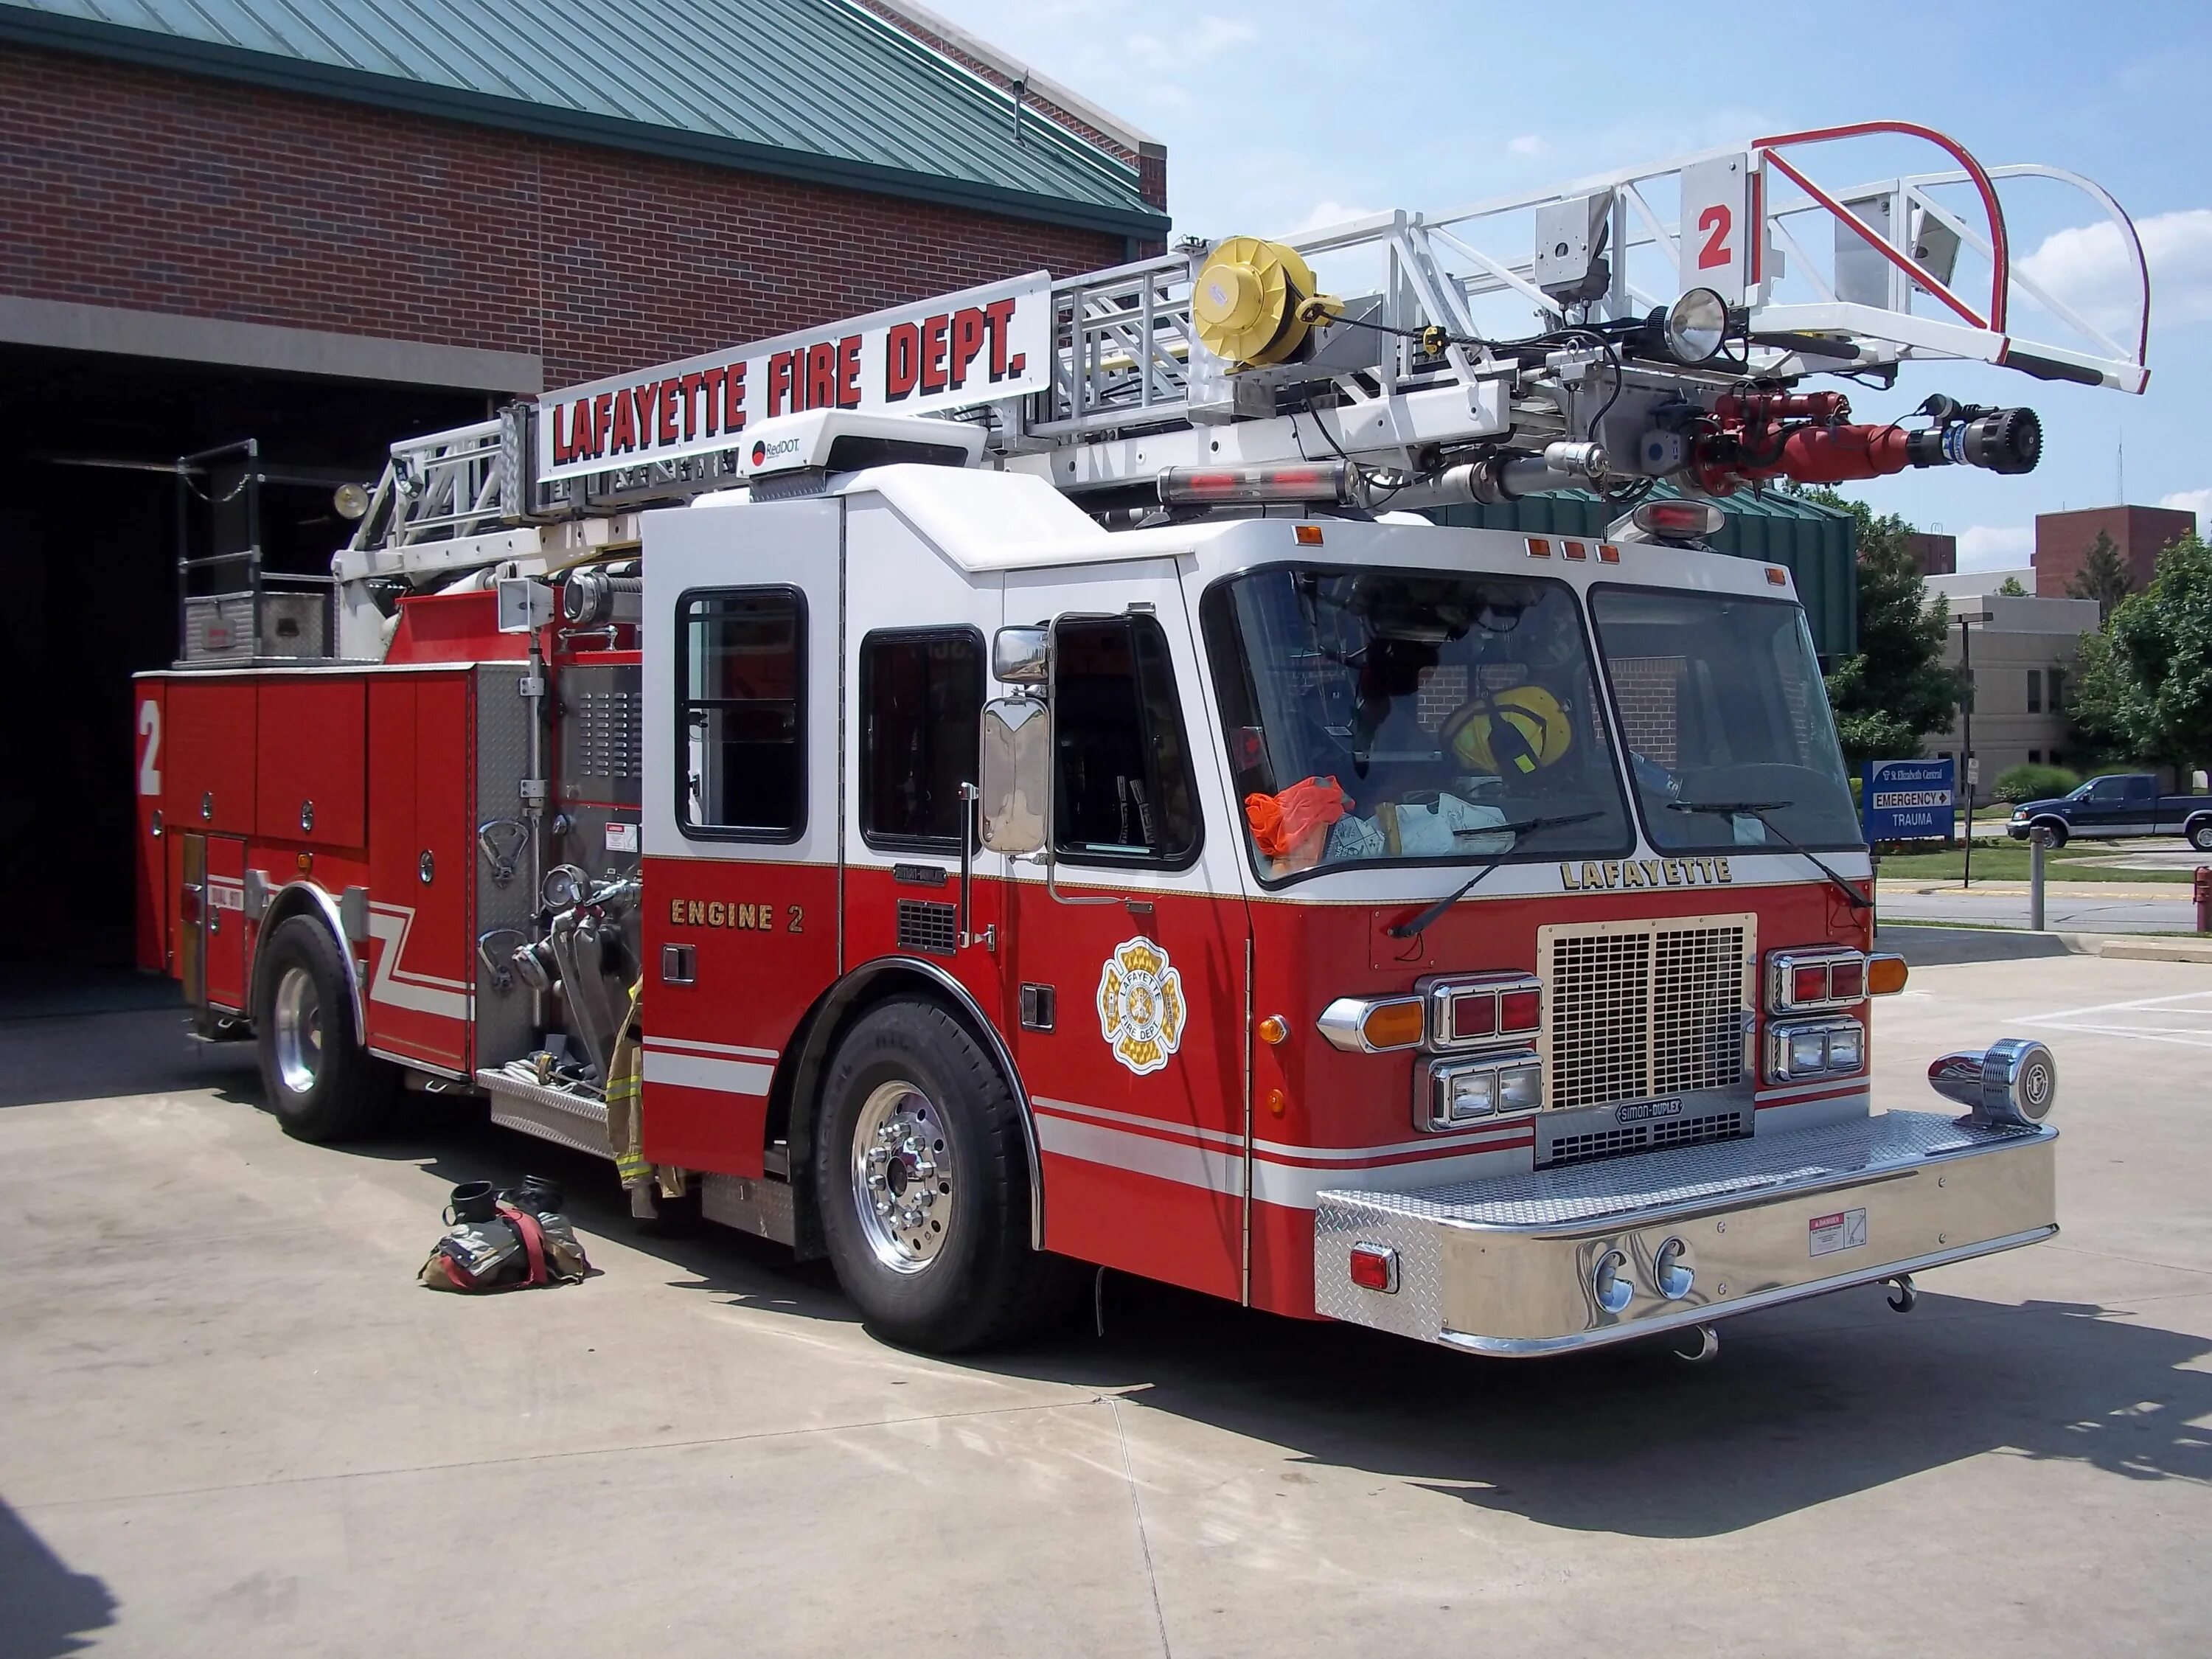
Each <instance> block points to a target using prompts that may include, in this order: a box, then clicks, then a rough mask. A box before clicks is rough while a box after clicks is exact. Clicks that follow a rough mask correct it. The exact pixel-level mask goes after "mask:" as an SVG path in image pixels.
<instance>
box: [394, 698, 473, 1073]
mask: <svg viewBox="0 0 2212 1659" xmlns="http://www.w3.org/2000/svg"><path fill="white" fill-rule="evenodd" d="M468 687H469V682H468V679H467V678H466V677H465V675H463V674H459V673H456V674H453V675H450V676H449V675H436V676H431V675H412V674H410V675H406V676H396V675H395V676H392V677H389V678H384V677H380V678H378V679H376V680H375V681H374V683H373V684H371V686H370V688H369V699H368V718H369V742H368V776H369V812H368V817H369V822H368V842H369V846H368V869H369V890H368V927H369V945H368V949H369V956H370V962H369V982H368V1024H369V1037H370V1046H371V1047H372V1048H375V1049H376V1050H377V1051H378V1052H380V1053H382V1054H389V1055H391V1056H392V1057H394V1058H397V1059H401V1060H419V1061H422V1062H424V1063H426V1064H428V1065H430V1066H435V1067H437V1068H439V1069H441V1070H443V1071H449V1072H463V1071H465V1070H466V1069H467V1061H468V1044H469V1017H470V1012H471V1006H472V1001H473V998H472V992H473V989H474V987H473V984H472V975H471V974H470V972H469V965H468V963H469V951H470V944H469V938H468V915H469V884H470V881H471V873H472V872H471V867H470V866H471V862H472V859H471V844H470V843H471V839H472V838H471V834H470V826H469V818H468V805H469V793H470V782H471V779H470V772H469V765H468V754H469V704H470V698H469V694H468Z"/></svg>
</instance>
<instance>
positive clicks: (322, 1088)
mask: <svg viewBox="0 0 2212 1659" xmlns="http://www.w3.org/2000/svg"><path fill="white" fill-rule="evenodd" d="M258 977H259V981H260V983H259V987H258V995H257V999H256V1002H255V1006H254V1010H253V1027H254V1034H255V1040H256V1044H257V1046H258V1048H259V1049H260V1052H261V1082H262V1086H263V1088H264V1090H265V1091H267V1096H268V1100H269V1109H270V1111H272V1112H274V1113H275V1114H276V1121H277V1122H279V1123H280V1124H282V1125H283V1127H284V1133H286V1134H289V1135H292V1136H294V1137H295V1138H296V1139H301V1140H309V1141H314V1142H316V1143H318V1144H320V1143H323V1142H326V1141H334V1140H349V1139H354V1138H355V1137H356V1136H359V1135H364V1134H367V1133H369V1132H370V1131H371V1130H373V1129H374V1128H375V1127H377V1126H378V1125H379V1124H380V1123H381V1122H382V1121H383V1120H384V1118H385V1115H386V1113H387V1112H388V1111H389V1110H390V1109H391V1106H392V1100H393V1098H394V1097H395V1096H396V1095H397V1093H398V1072H397V1071H396V1070H395V1069H394V1068H393V1067H392V1066H390V1065H388V1064H386V1062H385V1061H383V1060H378V1059H376V1058H375V1057H374V1056H373V1055H371V1054H368V1053H367V1052H366V1051H365V1050H364V1049H363V1048H362V1046H361V1045H360V1043H358V1042H356V1041H355V1040H354V1034H353V994H352V992H351V991H350V990H349V989H348V988H347V986H346V975H345V966H344V962H343V958H342V957H340V956H339V954H338V944H337V940H336V939H332V938H331V932H330V929H329V928H327V927H325V926H323V924H322V923H321V922H320V921H318V920H317V919H315V918H314V917H313V916H294V917H293V918H292V919H291V920H290V921H287V922H285V923H283V925H282V926H281V927H278V928H277V929H276V932H275V933H272V934H270V937H269V939H268V940H267V942H266V943H265V944H264V945H262V947H261V962H260V970H259V975H258Z"/></svg>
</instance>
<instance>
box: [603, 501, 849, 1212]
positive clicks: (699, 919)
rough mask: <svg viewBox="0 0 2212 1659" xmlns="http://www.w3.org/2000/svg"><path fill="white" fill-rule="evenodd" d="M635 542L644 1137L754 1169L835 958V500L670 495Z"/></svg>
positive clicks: (687, 1155)
mask: <svg viewBox="0 0 2212 1659" xmlns="http://www.w3.org/2000/svg"><path fill="white" fill-rule="evenodd" d="M645 540H646V552H645V557H644V561H643V563H644V568H645V732H644V746H645V766H644V790H645V799H644V810H643V815H642V816H643V825H644V839H643V843H642V847H641V851H642V854H643V872H644V889H645V901H644V902H645V913H644V945H645V975H644V990H643V1007H642V1011H641V1013H642V1025H643V1029H644V1031H645V1033H646V1036H645V1062H644V1093H643V1113H642V1115H643V1122H644V1152H645V1155H646V1157H647V1158H648V1159H650V1160H651V1161H653V1162H654V1163H656V1164H675V1165H678V1166H681V1167H683V1168H685V1169H690V1170H703V1171H711V1172H714V1173H719V1174H724V1175H740V1176H757V1175H760V1174H762V1173H763V1151H764V1149H765V1138H766V1127H767V1118H768V1097H769V1084H770V1082H771V1080H772V1079H773V1078H774V1076H775V1063H776V1061H777V1060H779V1059H780V1058H781V1056H782V1054H783V1052H784V1050H785V1049H786V1048H787V1047H788V1046H789V1045H790V1042H791V1039H792V1036H793V1031H794V1030H795V1029H796V1028H797V1026H798V1024H799V1018H800V1017H801V1016H802V1015H803V1014H804V1013H805V1011H806V1009H807V1008H808V1006H810V1005H811V1003H812V1002H813V1000H814V999H815V998H816V997H817V996H818V995H819V994H821V993H822V991H823V989H824V988H826V987H828V986H829V984H830V983H831V982H832V981H834V980H835V979H836V975H837V974H838V972H839V969H840V965H841V960H842V951H841V933H840V917H839V910H838V899H839V868H840V864H841V857H842V847H841V841H842V836H841V827H840V823H839V817H838V766H839V747H840V744H839V732H840V729H841V726H842V707H841V704H840V700H839V689H838V665H837V653H838V639H839V629H840V621H841V618H840V597H841V594H842V586H843V574H842V573H843V568H844V538H843V509H842V503H840V502H839V501H836V500H816V501H776V502H759V503H746V504H743V505H733V506H728V507H687V508H680V509H671V510H670V511H667V512H664V513H653V514H651V515H649V517H648V518H647V527H646V532H645Z"/></svg>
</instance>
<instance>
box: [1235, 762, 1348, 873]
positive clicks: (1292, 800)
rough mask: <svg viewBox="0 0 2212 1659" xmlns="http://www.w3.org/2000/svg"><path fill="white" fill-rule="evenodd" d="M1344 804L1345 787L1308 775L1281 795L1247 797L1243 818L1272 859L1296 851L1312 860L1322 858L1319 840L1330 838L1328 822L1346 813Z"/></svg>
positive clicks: (1256, 840)
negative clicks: (1310, 843) (1308, 776)
mask: <svg viewBox="0 0 2212 1659" xmlns="http://www.w3.org/2000/svg"><path fill="white" fill-rule="evenodd" d="M1345 806H1346V801H1345V799H1344V789H1343V787H1342V786H1341V785H1340V784H1339V783H1338V782H1337V781H1336V780H1335V779H1334V778H1308V779H1306V780H1305V781H1304V782H1303V783H1294V784H1292V785H1291V787H1289V788H1287V789H1285V790H1284V791H1283V792H1282V793H1280V794H1275V795H1247V796H1245V797H1244V820H1245V822H1246V823H1249V824H1250V825H1251V826H1252V839H1253V841H1254V842H1255V844H1256V845H1257V846H1258V847H1259V848H1260V850H1261V852H1262V853H1264V854H1267V856H1268V857H1269V858H1271V859H1286V858H1291V857H1292V856H1293V855H1294V854H1295V855H1300V856H1302V857H1304V861H1305V862H1307V863H1311V862H1314V861H1315V860H1318V859H1319V858H1320V856H1321V846H1320V844H1319V843H1320V842H1324V841H1326V840H1327V838H1328V827H1329V825H1331V824H1333V823H1335V822H1336V821H1337V820H1338V819H1339V818H1340V817H1343V816H1344V812H1345ZM1309 842H1312V843H1314V844H1313V845H1310V846H1309V845H1308V843H1309ZM1307 854H1310V856H1304V855H1307Z"/></svg>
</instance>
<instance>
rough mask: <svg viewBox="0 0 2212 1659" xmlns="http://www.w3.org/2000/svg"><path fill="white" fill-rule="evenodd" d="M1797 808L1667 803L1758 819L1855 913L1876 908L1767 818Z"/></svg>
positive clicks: (1761, 803) (1677, 808) (1763, 803)
mask: <svg viewBox="0 0 2212 1659" xmlns="http://www.w3.org/2000/svg"><path fill="white" fill-rule="evenodd" d="M1794 805H1796V802H1795V801H1787V800H1670V801H1668V803H1667V810H1668V811H1670V812H1706V813H1710V814H1711V815H1712V816H1713V817H1747V818H1756V819H1757V820H1758V821H1759V823H1760V824H1762V825H1763V826H1764V827H1765V829H1766V830H1767V832H1768V833H1769V834H1770V835H1771V836H1773V837H1774V839H1775V840H1777V841H1778V842H1781V843H1782V844H1783V845H1784V847H1786V848H1789V849H1790V851H1791V852H1793V853H1795V854H1797V856H1798V857H1799V858H1801V859H1803V860H1805V861H1806V862H1807V863H1808V864H1809V865H1811V866H1813V867H1814V869H1815V870H1818V871H1819V872H1820V873H1821V874H1822V875H1824V876H1826V878H1828V881H1829V884H1831V885H1832V886H1833V887H1834V888H1835V890H1837V891H1838V893H1841V894H1842V895H1843V896H1844V898H1846V899H1848V900H1849V901H1850V906H1851V908H1853V909H1854V910H1871V909H1873V908H1874V901H1873V900H1871V899H1869V898H1868V897H1867V896H1865V895H1864V894H1863V893H1861V892H1860V891H1859V890H1858V889H1857V888H1856V887H1854V886H1852V885H1851V884H1850V883H1849V882H1847V881H1845V880H1844V878H1842V877H1841V876H1839V875H1838V874H1837V873H1836V872H1834V871H1833V870H1832V869H1831V868H1829V866H1827V865H1826V864H1825V863H1823V862H1822V861H1821V860H1819V859H1817V858H1815V857H1814V855H1813V854H1811V853H1809V852H1808V851H1807V850H1806V849H1805V848H1802V847H1800V846H1799V845H1798V844H1797V843H1796V842H1794V841H1792V840H1790V837H1789V836H1788V835H1786V834H1785V833H1784V831H1783V829H1782V828H1781V826H1780V825H1778V824H1777V823H1775V822H1774V821H1773V820H1772V819H1771V818H1770V817H1767V816H1766V815H1767V814H1768V813H1769V812H1779V811H1781V810H1782V809H1783V808H1784V807H1785V806H1794Z"/></svg>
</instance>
